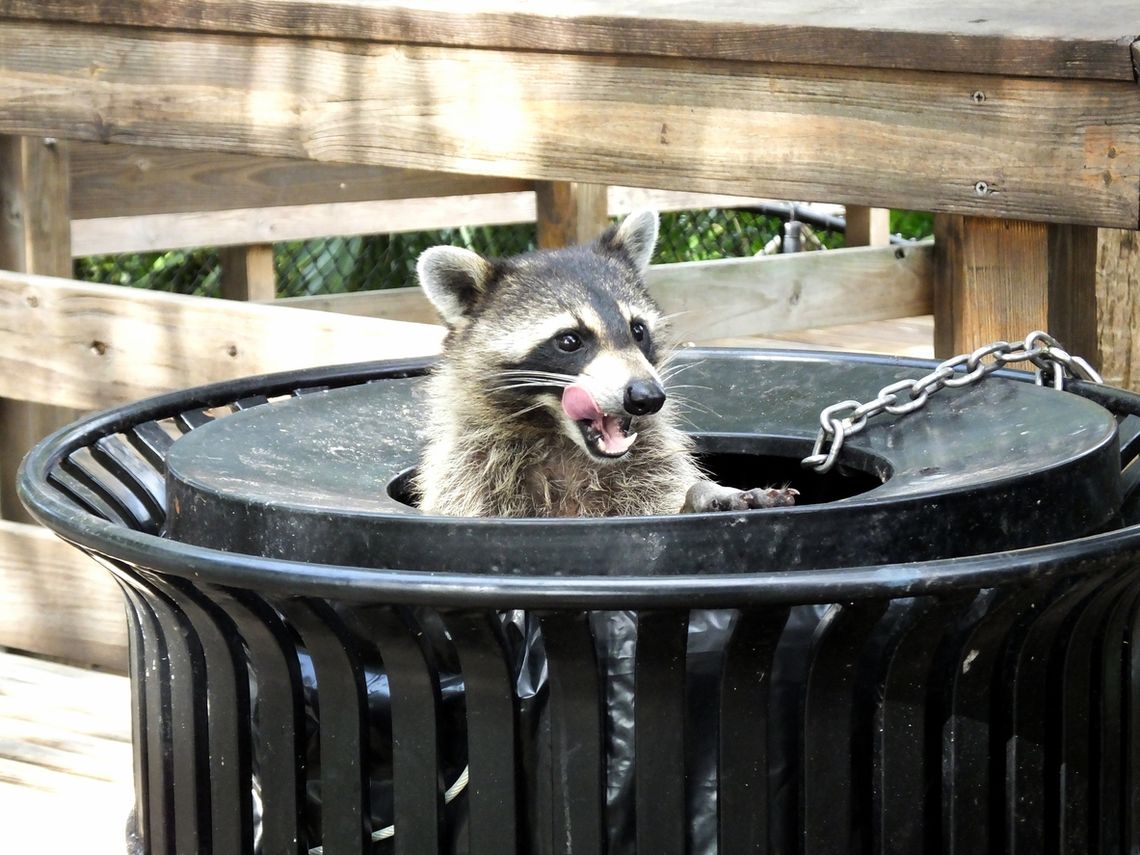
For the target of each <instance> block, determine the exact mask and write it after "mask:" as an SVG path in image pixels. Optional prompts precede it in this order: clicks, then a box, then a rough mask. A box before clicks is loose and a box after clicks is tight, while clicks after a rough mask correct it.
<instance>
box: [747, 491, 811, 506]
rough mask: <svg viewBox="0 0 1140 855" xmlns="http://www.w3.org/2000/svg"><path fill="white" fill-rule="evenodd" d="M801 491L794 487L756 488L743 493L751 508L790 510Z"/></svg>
mask: <svg viewBox="0 0 1140 855" xmlns="http://www.w3.org/2000/svg"><path fill="white" fill-rule="evenodd" d="M799 494H800V491H799V490H796V489H793V488H792V487H756V488H754V489H752V490H746V491H744V493H742V496H743V498H744V501H745V502H747V503H748V507H749V508H788V507H791V506H792V505H794V504H795V503H796V496H798V495H799Z"/></svg>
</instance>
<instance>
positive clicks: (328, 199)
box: [71, 142, 531, 220]
mask: <svg viewBox="0 0 1140 855" xmlns="http://www.w3.org/2000/svg"><path fill="white" fill-rule="evenodd" d="M529 189H531V182H529V181H524V180H521V179H514V178H491V177H487V176H480V175H453V174H449V173H444V172H425V171H422V170H417V169H397V168H391V167H385V166H357V165H354V164H349V163H314V162H312V161H309V160H294V159H290V158H278V157H253V156H251V155H241V154H224V153H219V152H193V151H177V150H175V149H162V148H149V147H146V146H130V145H113V144H112V145H100V144H96V143H84V142H79V143H76V144H75V145H73V146H72V149H71V211H72V216H73V217H74V218H75V219H77V220H89V219H97V218H100V217H126V216H136V215H142V214H178V213H185V212H196V211H228V210H233V209H237V208H270V207H276V206H282V205H297V204H299V203H304V204H306V205H317V204H328V203H333V202H374V201H381V200H386V199H421V198H431V197H435V196H469V195H478V194H481V193H517V192H521V191H524V190H529Z"/></svg>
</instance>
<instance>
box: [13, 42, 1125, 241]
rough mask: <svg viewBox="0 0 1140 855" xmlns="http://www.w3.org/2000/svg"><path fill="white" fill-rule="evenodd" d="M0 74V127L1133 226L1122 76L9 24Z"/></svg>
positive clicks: (464, 170) (536, 176)
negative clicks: (1075, 77) (1086, 77)
mask: <svg viewBox="0 0 1140 855" xmlns="http://www.w3.org/2000/svg"><path fill="white" fill-rule="evenodd" d="M317 70H319V72H318V71H317ZM0 80H3V83H4V85H3V86H2V87H0V132H9V133H34V134H43V135H55V136H63V137H73V138H81V139H89V140H99V141H104V142H125V143H139V144H147V145H156V146H168V147H173V148H207V149H217V150H222V151H229V152H234V153H245V154H260V155H268V156H275V157H297V158H312V159H315V160H321V161H338V162H358V163H369V164H378V165H388V166H395V167H401V168H411V169H430V170H443V171H448V172H458V173H468V174H488V175H500V176H506V177H516V178H534V179H543V180H568V181H580V182H585V183H594V184H622V185H634V186H650V187H666V188H669V189H682V190H695V191H702V192H715V193H734V194H739V195H749V196H753V195H755V196H771V197H775V198H786V199H827V200H830V201H835V202H852V203H857V204H866V205H873V206H877V207H904V208H918V209H920V210H935V211H946V212H952V213H962V214H971V215H978V216H989V217H1012V218H1023V219H1030V220H1040V221H1050V222H1054V221H1055V222H1074V223H1083V224H1090V225H1103V226H1116V227H1121V228H1137V226H1138V225H1140V87H1138V86H1136V85H1135V82H1134V81H1128V82H1125V81H1121V82H1118V83H1100V82H1097V83H1094V82H1088V81H1069V80H1066V81H1057V80H1048V79H1037V78H1025V79H1003V78H992V77H985V76H979V75H970V74H934V73H923V72H917V71H915V72H889V71H877V70H872V69H853V68H822V67H820V66H807V65H800V66H796V65H784V66H781V65H753V66H741V65H738V64H734V63H717V62H704V61H700V62H698V61H691V60H683V59H652V58H644V57H636V56H626V57H621V58H620V59H616V60H615V59H613V58H610V57H597V56H589V55H582V54H569V53H567V54H551V53H538V52H535V53H524V52H515V53H503V52H493V51H486V50H467V49H460V48H444V47H408V46H406V45H391V44H370V43H366V42H345V43H337V44H332V43H327V42H320V41H307V40H303V39H294V38H272V37H269V38H251V37H245V36H236V35H223V34H211V33H194V34H191V33H185V32H181V31H176V30H170V31H163V32H161V33H155V32H152V31H147V30H142V29H130V28H114V27H101V26H81V25H70V24H50V25H45V24H38V23H29V22H19V21H12V20H6V21H3V22H0Z"/></svg>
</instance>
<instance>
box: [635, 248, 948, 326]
mask: <svg viewBox="0 0 1140 855" xmlns="http://www.w3.org/2000/svg"><path fill="white" fill-rule="evenodd" d="M932 255H933V248H932V247H931V246H930V245H921V246H915V247H907V248H903V247H882V248H856V249H840V250H831V251H827V252H804V253H796V254H794V255H785V256H765V257H759V258H754V259H731V260H723V261H694V262H686V263H683V264H662V265H658V266H657V267H653V268H650V273H649V277H648V279H649V285H650V290H651V291H652V293H653V295H654V297H655V298H656V299H657V302H658V303H659V304H660V305H661V308H662V309H663V310H664V311H665V312H666V314H669V315H673V316H674V319H673V322H672V323H673V327H674V330H675V332H676V334H677V336H678V338H680V339H681V340H683V341H689V340H691V341H695V342H698V343H699V342H704V341H709V340H711V339H720V338H727V337H730V336H743V335H767V334H769V333H776V332H781V331H785V330H799V329H808V328H812V327H824V326H830V325H833V324H844V323H857V322H859V321H864V320H866V321H872V320H881V319H884V318H899V317H908V316H911V315H921V314H925V313H927V312H929V311H930V310H931V279H932V267H931V260H932Z"/></svg>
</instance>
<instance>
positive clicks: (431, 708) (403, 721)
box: [330, 607, 443, 855]
mask: <svg viewBox="0 0 1140 855" xmlns="http://www.w3.org/2000/svg"><path fill="white" fill-rule="evenodd" d="M356 618H357V620H358V621H359V627H358V628H357V631H358V632H361V633H362V634H363V635H364V636H365V637H367V638H369V639H371V640H373V641H374V642H375V643H376V645H377V647H378V648H379V651H380V658H381V660H382V661H383V663H384V671H385V672H386V673H387V675H388V689H389V692H390V693H391V701H392V803H393V813H394V817H395V823H394V824H395V837H394V838H393V843H394V851H395V853H396V855H433V853H437V852H439V851H440V846H441V841H442V832H441V827H442V821H443V812H442V808H443V793H442V792H441V788H440V782H439V778H440V776H439V770H440V746H439V731H440V705H441V699H440V687H439V675H438V674H437V673H436V670H435V666H434V665H433V664H432V662H431V659H430V658H429V657H428V656H427V655H426V652H425V650H424V648H423V647H422V646H421V640H420V635H421V634H420V633H418V631H417V627H416V624H415V621H414V619H413V618H412V616H411V615H410V614H409V613H408V611H407V610H406V609H391V608H387V607H369V608H364V609H360V610H359V611H358V612H357V613H356ZM330 855H331V853H330Z"/></svg>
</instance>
